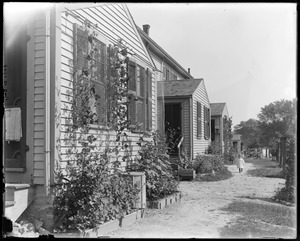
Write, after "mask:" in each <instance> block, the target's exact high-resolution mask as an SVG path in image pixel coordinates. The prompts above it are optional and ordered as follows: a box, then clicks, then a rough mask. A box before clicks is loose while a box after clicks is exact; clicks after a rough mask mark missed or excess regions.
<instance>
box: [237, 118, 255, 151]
mask: <svg viewBox="0 0 300 241" xmlns="http://www.w3.org/2000/svg"><path fill="white" fill-rule="evenodd" d="M234 133H236V134H241V135H242V142H243V143H244V145H245V146H247V147H248V148H258V147H259V135H260V130H259V128H258V121H257V120H255V119H249V120H247V121H241V122H240V124H238V125H236V126H235V127H234Z"/></svg>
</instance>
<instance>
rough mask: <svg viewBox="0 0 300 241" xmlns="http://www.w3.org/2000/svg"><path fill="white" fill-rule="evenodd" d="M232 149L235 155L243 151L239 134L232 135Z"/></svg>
mask: <svg viewBox="0 0 300 241" xmlns="http://www.w3.org/2000/svg"><path fill="white" fill-rule="evenodd" d="M232 147H233V149H234V151H235V152H237V153H241V152H243V151H244V147H243V143H242V135H241V134H233V135H232Z"/></svg>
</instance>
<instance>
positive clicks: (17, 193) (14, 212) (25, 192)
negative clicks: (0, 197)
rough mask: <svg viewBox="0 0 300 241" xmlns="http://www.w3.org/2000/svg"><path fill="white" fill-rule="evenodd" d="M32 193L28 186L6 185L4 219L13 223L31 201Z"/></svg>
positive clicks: (30, 187)
mask: <svg viewBox="0 0 300 241" xmlns="http://www.w3.org/2000/svg"><path fill="white" fill-rule="evenodd" d="M33 191H34V189H33V187H32V186H30V185H29V184H23V183H22V184H19V183H6V184H5V194H4V195H5V211H4V215H5V217H7V218H8V219H10V220H11V221H13V222H15V221H16V220H17V219H18V218H19V217H20V215H21V214H22V213H23V212H24V211H25V209H26V208H27V207H28V206H29V204H30V203H31V202H32V201H33V194H34V193H33Z"/></svg>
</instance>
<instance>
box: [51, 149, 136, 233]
mask: <svg viewBox="0 0 300 241" xmlns="http://www.w3.org/2000/svg"><path fill="white" fill-rule="evenodd" d="M82 152H83V153H85V154H84V155H83V154H82ZM82 152H81V153H79V154H77V158H78V159H77V160H76V161H75V162H69V163H68V165H67V167H66V169H65V170H66V172H67V175H63V174H62V173H60V175H58V178H59V179H60V182H59V183H61V184H60V185H57V186H56V191H57V195H56V197H55V199H54V203H53V208H54V209H53V216H54V225H55V227H54V228H55V230H56V231H68V230H78V231H81V232H82V231H83V230H84V229H88V228H93V227H95V226H96V225H98V224H101V223H104V222H106V221H109V220H112V219H116V218H121V217H123V216H124V215H126V214H128V213H130V212H131V211H132V209H133V206H134V203H135V200H136V195H137V193H138V192H139V190H138V189H137V188H136V186H133V185H132V181H131V180H130V178H129V177H124V176H122V174H121V173H118V172H116V173H113V174H111V173H110V171H109V169H108V165H107V164H108V160H107V155H106V154H102V155H100V154H97V153H89V152H88V150H87V148H83V151H82Z"/></svg>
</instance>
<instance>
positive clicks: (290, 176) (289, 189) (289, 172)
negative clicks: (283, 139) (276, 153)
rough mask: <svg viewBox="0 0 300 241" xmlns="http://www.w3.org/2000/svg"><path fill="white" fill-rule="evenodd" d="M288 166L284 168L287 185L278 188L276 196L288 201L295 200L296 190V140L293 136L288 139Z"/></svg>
mask: <svg viewBox="0 0 300 241" xmlns="http://www.w3.org/2000/svg"><path fill="white" fill-rule="evenodd" d="M286 153H287V157H286V167H285V169H284V176H285V180H286V181H285V186H284V187H283V188H282V189H280V190H278V191H277V193H276V195H275V198H277V199H279V200H283V201H288V202H292V203H294V202H295V195H296V194H295V191H296V186H295V185H296V167H295V165H296V163H295V141H294V139H293V138H289V139H287V152H286Z"/></svg>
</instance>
